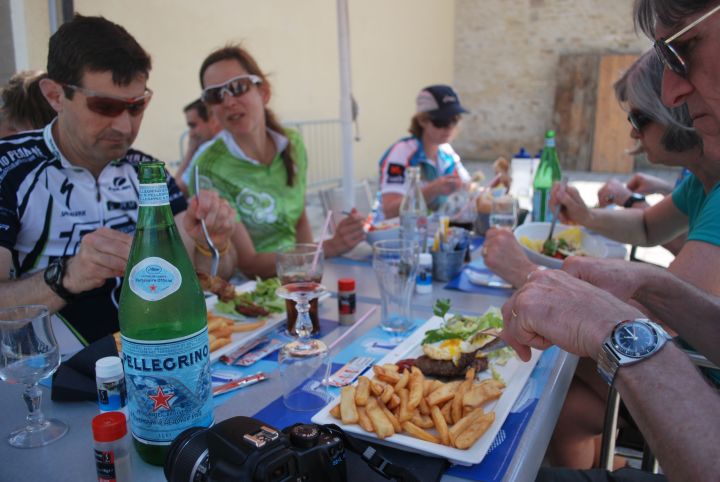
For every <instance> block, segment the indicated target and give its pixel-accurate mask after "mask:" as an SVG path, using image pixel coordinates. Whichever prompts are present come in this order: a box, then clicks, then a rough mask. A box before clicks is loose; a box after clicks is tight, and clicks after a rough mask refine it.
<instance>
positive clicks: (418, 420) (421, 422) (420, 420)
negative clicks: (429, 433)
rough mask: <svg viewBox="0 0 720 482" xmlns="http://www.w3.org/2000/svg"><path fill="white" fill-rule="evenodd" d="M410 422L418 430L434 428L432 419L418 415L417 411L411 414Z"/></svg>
mask: <svg viewBox="0 0 720 482" xmlns="http://www.w3.org/2000/svg"><path fill="white" fill-rule="evenodd" d="M410 421H411V422H412V423H414V424H415V425H417V426H418V427H420V428H433V427H434V426H435V424H434V423H433V420H432V418H430V417H429V416H428V415H420V412H418V411H417V410H416V411H415V412H413V416H412V418H411V419H410Z"/></svg>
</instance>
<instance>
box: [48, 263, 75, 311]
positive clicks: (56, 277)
mask: <svg viewBox="0 0 720 482" xmlns="http://www.w3.org/2000/svg"><path fill="white" fill-rule="evenodd" d="M66 261H67V260H66V259H65V258H56V259H54V260H52V261H51V262H50V264H48V265H47V268H45V273H43V279H44V280H45V284H47V285H48V286H49V287H50V289H51V290H53V291H54V292H55V294H57V295H58V296H59V297H60V298H62V299H63V300H65V301H72V300H74V299H75V298H76V296H77V295H75V294H74V293H70V292H69V291H68V290H67V289H65V286H63V278H64V277H65V267H66V266H67V265H66V264H65V263H66Z"/></svg>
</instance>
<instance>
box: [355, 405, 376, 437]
mask: <svg viewBox="0 0 720 482" xmlns="http://www.w3.org/2000/svg"><path fill="white" fill-rule="evenodd" d="M357 411H358V424H359V425H360V426H361V427H362V429H363V430H365V431H367V432H373V431H374V430H375V429H374V428H373V424H372V422H371V421H370V417H368V414H367V412H366V411H365V407H358V408H357Z"/></svg>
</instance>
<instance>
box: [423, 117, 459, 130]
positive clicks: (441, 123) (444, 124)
mask: <svg viewBox="0 0 720 482" xmlns="http://www.w3.org/2000/svg"><path fill="white" fill-rule="evenodd" d="M458 122H460V116H458V115H456V116H453V117H449V118H447V119H433V118H430V123H431V124H432V125H433V126H434V127H435V128H436V129H447V128H448V127H454V126H455V125H457V123H458Z"/></svg>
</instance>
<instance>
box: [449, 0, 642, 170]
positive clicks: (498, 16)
mask: <svg viewBox="0 0 720 482" xmlns="http://www.w3.org/2000/svg"><path fill="white" fill-rule="evenodd" d="M455 3H456V6H455V12H456V17H455V27H456V37H455V84H456V85H457V87H458V91H459V93H460V96H461V97H462V99H463V102H464V103H467V104H468V108H469V109H470V110H472V115H470V116H468V118H467V119H466V121H465V122H464V123H463V131H462V133H461V134H460V136H459V137H458V140H457V141H456V143H455V146H456V148H457V150H458V151H459V152H460V153H461V154H462V155H463V156H465V157H468V158H473V159H493V158H495V157H496V156H498V155H504V156H510V155H512V153H513V152H515V151H517V149H518V147H520V146H526V147H531V148H532V149H538V148H539V147H540V146H541V143H542V137H543V132H544V131H545V130H546V129H548V128H550V127H551V120H552V111H553V103H554V98H555V88H556V80H555V79H556V76H555V74H556V67H557V62H558V58H559V56H560V55H561V54H565V53H583V52H598V53H639V52H642V51H644V50H645V49H647V48H649V47H650V43H649V41H648V40H647V39H645V38H644V37H638V35H636V34H635V31H634V29H633V24H632V4H633V2H632V0H602V1H597V0H482V1H477V0H456V2H455Z"/></svg>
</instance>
